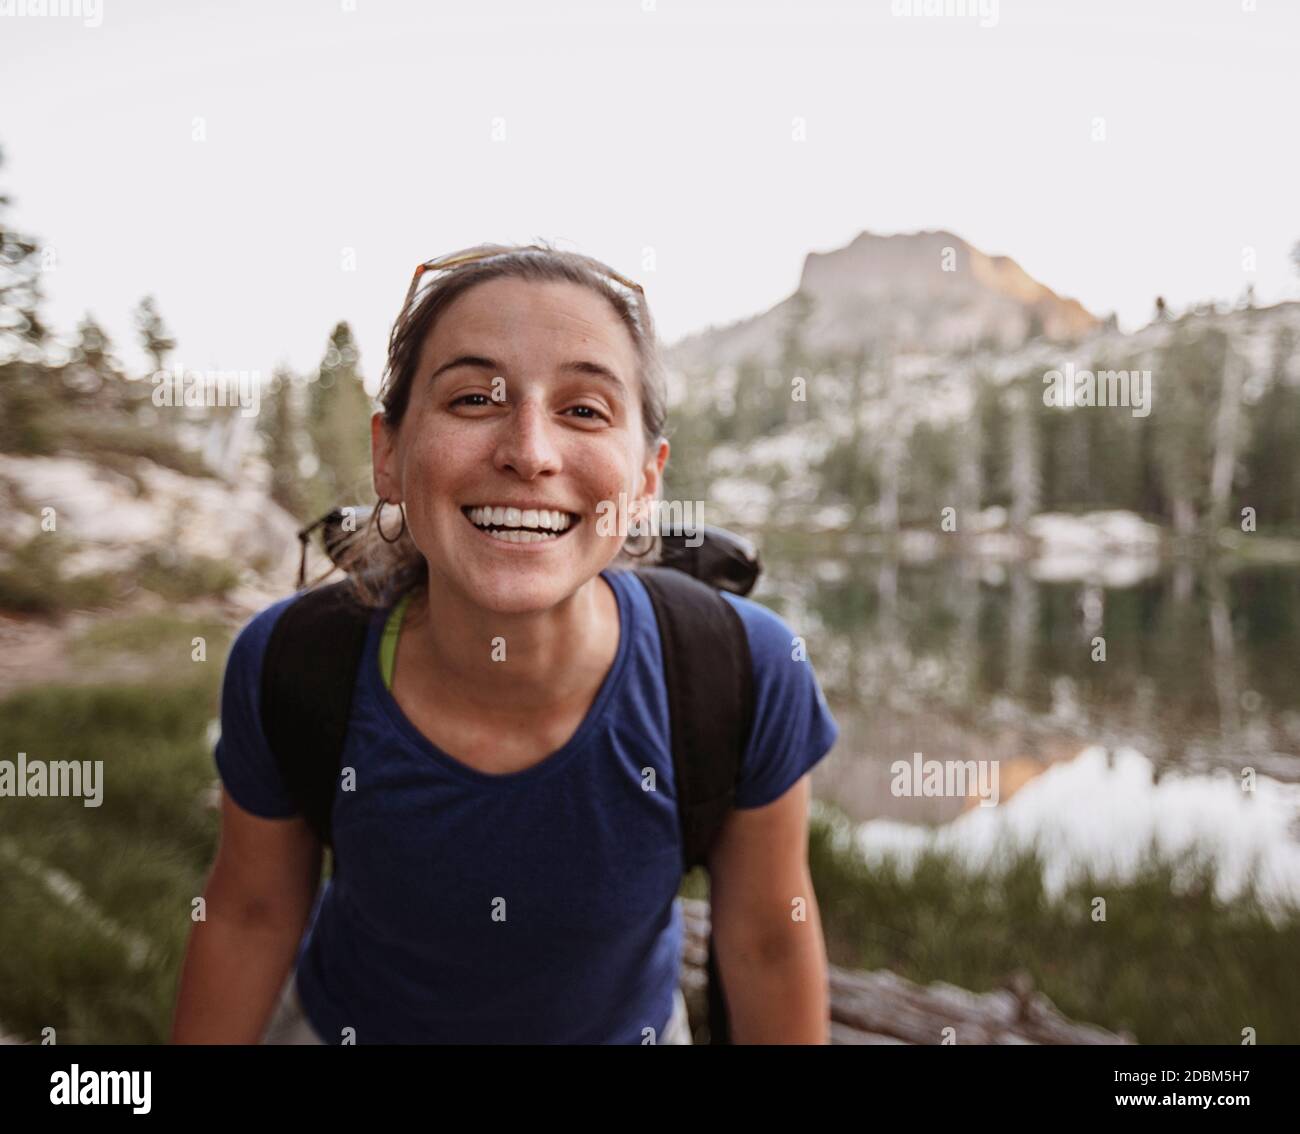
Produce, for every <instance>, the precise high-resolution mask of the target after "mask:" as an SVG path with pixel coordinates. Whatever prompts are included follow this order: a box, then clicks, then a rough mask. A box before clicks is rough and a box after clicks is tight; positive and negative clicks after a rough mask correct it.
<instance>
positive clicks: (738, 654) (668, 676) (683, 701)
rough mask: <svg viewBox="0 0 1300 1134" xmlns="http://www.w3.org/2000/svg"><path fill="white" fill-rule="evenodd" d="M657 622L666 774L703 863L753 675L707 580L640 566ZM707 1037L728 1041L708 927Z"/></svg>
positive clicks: (735, 762) (691, 852) (731, 614)
mask: <svg viewBox="0 0 1300 1134" xmlns="http://www.w3.org/2000/svg"><path fill="white" fill-rule="evenodd" d="M636 573H637V575H638V576H639V577H640V578H641V581H642V582H643V583H644V584H645V586H646V590H647V591H648V592H649V594H650V601H651V604H652V605H653V606H654V611H655V618H656V619H657V621H658V623H659V640H660V642H661V644H662V647H663V660H664V681H665V683H666V685H667V687H668V713H669V719H670V721H671V725H672V748H673V775H674V779H675V781H676V785H677V795H678V814H679V817H680V821H681V825H682V845H683V855H682V860H683V866H684V867H685V869H686V870H688V871H689V870H690V869H692V868H693V867H695V866H697V865H704V866H705V867H707V865H708V855H709V851H710V849H711V848H712V846H713V842H714V839H715V838H716V837H717V834H718V831H719V829H720V828H721V826H722V822H723V820H724V819H725V818H726V816H727V814H728V812H730V811H731V809H732V806H733V805H734V803H735V796H736V783H737V779H738V777H739V775H740V766H741V760H742V758H743V756H744V752H745V745H746V743H747V742H748V739H749V731H750V727H751V722H752V720H753V715H754V679H753V668H752V659H751V657H750V652H749V638H748V636H747V635H746V633H745V626H744V623H743V622H741V620H740V616H739V615H738V614H737V613H736V612H735V610H734V609H732V607H731V605H730V604H729V603H728V602H727V600H726V599H724V598H723V597H722V595H721V594H719V593H718V591H716V590H715V589H714V588H713V587H711V586H709V585H708V584H706V583H702V582H700V581H699V580H698V579H694V578H692V577H691V576H689V575H686V574H684V573H683V572H681V571H680V570H676V569H674V568H670V567H643V568H640V569H638V570H637V572H636ZM708 980H709V987H708V991H709V1037H710V1038H709V1042H710V1043H711V1044H714V1043H726V1042H728V1038H729V1032H730V1029H729V1028H728V1024H727V1012H726V1003H725V1000H724V998H723V994H722V981H721V978H720V976H719V973H718V966H717V958H716V955H715V952H714V947H713V934H712V933H711V932H710V934H709V959H708Z"/></svg>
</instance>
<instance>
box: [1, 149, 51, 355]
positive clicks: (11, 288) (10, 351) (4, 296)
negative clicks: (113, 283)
mask: <svg viewBox="0 0 1300 1134" xmlns="http://www.w3.org/2000/svg"><path fill="white" fill-rule="evenodd" d="M3 165H4V155H3V153H0V166H3ZM9 204H10V199H9V197H8V195H7V194H3V193H0V358H3V357H5V356H8V357H14V356H19V355H22V354H24V353H26V354H27V355H28V356H29V357H30V355H31V351H27V352H24V350H23V348H24V347H29V348H30V347H40V346H41V345H42V344H43V343H44V341H45V335H46V329H45V325H44V324H43V323H42V322H41V320H40V315H39V314H38V310H37V309H38V308H39V307H40V303H41V265H40V248H39V246H38V245H37V243H36V241H35V239H34V238H32V237H30V236H25V235H23V234H22V233H20V232H16V231H15V230H14V229H12V228H10V227H9V225H8V224H6V223H5V218H4V212H5V210H6V209H7V208H8V207H9Z"/></svg>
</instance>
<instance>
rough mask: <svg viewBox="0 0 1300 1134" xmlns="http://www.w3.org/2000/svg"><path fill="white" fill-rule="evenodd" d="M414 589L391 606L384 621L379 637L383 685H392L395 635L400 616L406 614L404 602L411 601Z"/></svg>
mask: <svg viewBox="0 0 1300 1134" xmlns="http://www.w3.org/2000/svg"><path fill="white" fill-rule="evenodd" d="M414 593H415V592H414V591H407V592H406V594H404V595H403V596H402V597H401V598H400V599H398V600H397V603H396V604H395V605H394V606H393V609H392V611H391V612H390V613H389V615H388V620H387V621H386V622H385V623H384V633H383V635H382V636H381V637H380V639H379V672H380V674H381V675H382V677H383V679H384V687H385V688H386V689H392V687H393V665H394V663H395V662H396V661H397V637H398V635H399V634H401V632H402V617H403V615H405V614H406V604H407V603H408V602H410V601H411V595H413V594H414Z"/></svg>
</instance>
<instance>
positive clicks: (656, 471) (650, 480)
mask: <svg viewBox="0 0 1300 1134" xmlns="http://www.w3.org/2000/svg"><path fill="white" fill-rule="evenodd" d="M667 461H668V442H667V441H665V440H663V439H662V438H661V439H660V441H659V444H658V445H657V446H656V447H655V449H654V450H653V451H652V452H651V454H650V455H649V456H648V457H647V458H646V463H645V467H644V468H642V470H641V491H640V492H639V493H638V494H637V497H636V505H635V509H634V511H635V513H636V515H637V516H638V517H640V518H642V519H644V518H645V514H646V512H647V511H648V509H649V507H650V501H651V500H654V499H655V498H656V497H657V496H658V495H659V490H660V488H661V487H662V486H663V473H664V465H665V464H666V463H667Z"/></svg>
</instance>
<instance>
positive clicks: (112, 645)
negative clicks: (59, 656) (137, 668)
mask: <svg viewBox="0 0 1300 1134" xmlns="http://www.w3.org/2000/svg"><path fill="white" fill-rule="evenodd" d="M228 636H229V632H228V631H227V629H226V627H225V625H224V624H223V623H221V622H220V621H218V620H217V619H214V618H209V619H193V618H186V617H183V616H181V615H177V614H172V613H169V612H160V613H151V614H138V615H132V616H129V617H125V618H105V619H101V620H98V621H96V622H94V623H92V624H91V625H90V626H88V627H87V628H86V630H85V631H84V632H83V633H82V635H81V636H80V637H79V638H77V639H76V641H74V642H73V643H71V647H70V656H71V658H72V660H73V661H74V662H78V663H84V664H86V665H96V664H104V663H107V662H111V661H113V660H114V659H115V658H118V657H122V656H128V657H131V658H140V657H145V658H148V659H149V660H151V661H154V662H157V663H158V667H157V668H158V669H159V671H160V674H159V675H160V676H166V675H168V674H170V675H172V676H178V675H180V676H183V675H184V674H185V673H186V672H187V668H188V667H178V664H177V659H178V658H180V659H185V660H187V661H188V660H190V656H191V653H192V651H193V648H194V646H193V640H194V639H195V638H203V639H204V641H205V643H206V650H207V654H208V656H209V658H211V657H212V656H213V654H214V653H216V654H218V655H222V656H224V653H225V644H226V641H227V638H228ZM191 664H192V665H197V664H199V663H196V662H191Z"/></svg>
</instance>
